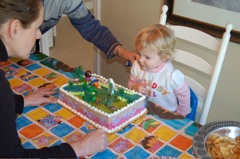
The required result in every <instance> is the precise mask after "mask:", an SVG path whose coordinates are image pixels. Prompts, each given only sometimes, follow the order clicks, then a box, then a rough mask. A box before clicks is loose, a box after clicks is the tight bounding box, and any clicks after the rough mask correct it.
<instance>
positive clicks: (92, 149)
mask: <svg viewBox="0 0 240 159" xmlns="http://www.w3.org/2000/svg"><path fill="white" fill-rule="evenodd" d="M70 145H71V146H72V148H73V149H74V151H75V153H76V155H77V156H78V157H80V156H86V155H92V154H95V153H97V152H101V151H104V150H105V149H106V148H107V146H108V140H107V135H106V133H105V132H104V131H103V130H102V129H97V130H93V131H91V132H90V133H88V134H87V135H85V136H84V137H82V138H81V139H80V140H79V141H75V142H72V143H70Z"/></svg>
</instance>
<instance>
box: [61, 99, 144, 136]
mask: <svg viewBox="0 0 240 159" xmlns="http://www.w3.org/2000/svg"><path fill="white" fill-rule="evenodd" d="M58 103H59V104H61V105H62V106H64V107H65V108H67V109H69V110H70V111H72V112H73V113H74V114H77V115H78V116H80V117H81V118H83V119H84V120H86V121H87V122H89V123H90V124H92V125H94V126H96V127H98V128H102V129H103V130H104V131H106V132H107V133H114V132H117V131H119V130H121V129H123V128H124V127H125V126H127V125H128V124H129V123H131V122H133V121H134V120H136V119H138V118H139V117H141V116H143V115H144V114H146V113H147V109H144V110H143V111H142V112H140V113H139V114H138V115H136V116H133V117H131V118H130V119H128V121H126V122H124V123H122V124H121V125H119V126H117V127H115V128H114V129H111V130H110V129H107V128H106V127H104V126H101V125H99V124H97V123H95V122H94V121H92V120H91V119H89V118H88V117H86V116H84V115H82V114H81V113H79V112H77V111H76V110H74V109H72V108H71V107H70V106H68V105H67V104H65V103H63V102H62V101H60V100H59V99H58Z"/></svg>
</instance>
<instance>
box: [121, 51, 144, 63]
mask: <svg viewBox="0 0 240 159" xmlns="http://www.w3.org/2000/svg"><path fill="white" fill-rule="evenodd" d="M119 56H121V58H123V59H125V60H126V61H130V62H131V63H133V62H134V61H135V60H138V59H139V58H140V56H139V54H137V53H135V52H131V51H128V50H126V49H122V50H121V55H119Z"/></svg>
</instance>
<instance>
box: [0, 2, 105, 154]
mask: <svg viewBox="0 0 240 159" xmlns="http://www.w3.org/2000/svg"><path fill="white" fill-rule="evenodd" d="M42 21H43V6H42V0H1V1H0V62H4V61H6V60H7V59H8V57H9V56H11V57H18V58H23V59H24V58H28V57H29V54H30V50H31V48H32V47H33V45H34V43H35V40H36V39H39V38H40V37H41V32H40V30H39V26H40V25H41V24H42ZM54 93H55V91H53V90H51V89H50V88H40V89H38V90H37V91H34V92H31V93H29V94H28V95H27V96H25V97H23V96H21V95H13V92H12V90H11V87H10V84H9V82H8V81H7V80H6V79H5V74H4V71H2V70H0V126H1V128H0V158H73V157H77V156H85V155H89V154H94V153H96V152H99V151H103V150H105V148H106V146H107V145H108V144H107V137H106V134H105V132H104V131H103V130H101V129H98V130H95V131H92V132H90V133H89V134H87V135H86V136H84V137H83V138H81V140H79V141H76V142H73V143H70V144H68V143H62V144H60V145H59V146H54V147H51V148H42V149H24V148H23V146H22V145H21V141H20V139H19V137H18V133H17V130H16V116H17V114H20V113H22V111H23V108H24V107H27V106H30V105H40V104H41V103H46V102H50V103H55V102H56V101H55V100H53V99H52V98H45V97H44V96H49V95H52V94H54Z"/></svg>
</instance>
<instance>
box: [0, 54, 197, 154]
mask: <svg viewBox="0 0 240 159" xmlns="http://www.w3.org/2000/svg"><path fill="white" fill-rule="evenodd" d="M0 68H1V69H3V70H4V71H5V72H6V78H7V79H8V80H9V82H10V84H11V87H12V89H13V91H14V92H15V93H20V94H24V95H25V94H27V93H28V92H29V91H31V90H32V89H36V88H38V87H41V86H48V85H51V86H53V87H54V88H55V89H56V90H58V88H59V87H60V86H61V85H63V84H65V83H66V82H68V80H69V78H72V73H71V72H72V71H73V68H71V67H69V66H68V65H66V64H64V63H62V62H61V61H58V60H56V59H54V58H51V57H49V56H46V55H44V54H42V53H39V52H36V53H33V54H31V55H30V58H29V59H27V60H21V59H17V58H10V59H9V60H8V61H7V62H6V63H0ZM55 97H56V98H57V97H58V95H57V94H56V95H55ZM154 111H156V110H153V112H154ZM160 113H161V112H160ZM162 113H163V112H162ZM160 117H161V118H159V116H158V115H155V114H151V113H149V114H147V115H145V116H143V117H141V118H140V119H138V120H136V121H134V122H133V123H131V124H129V125H128V126H126V127H125V128H124V129H123V130H122V131H120V132H118V133H114V134H108V141H109V147H108V149H107V150H105V151H104V152H100V153H97V154H94V155H92V156H87V158H101V159H102V158H138V159H141V158H143V159H145V158H160V157H158V156H165V157H166V156H167V157H169V156H171V157H175V158H184V159H185V158H195V157H194V155H193V153H192V138H193V136H194V134H195V133H196V132H197V130H198V124H197V123H195V122H193V121H191V120H189V119H186V118H181V117H180V118H178V117H177V118H176V116H174V115H171V113H169V114H162V115H160ZM163 118H164V119H163ZM16 123H17V130H18V134H19V137H20V139H21V141H22V144H23V146H24V147H25V148H42V147H45V146H54V145H58V144H60V143H62V142H72V141H75V140H78V139H79V138H81V137H82V136H83V135H84V134H86V133H88V132H89V131H91V130H92V129H95V128H94V127H93V126H92V125H90V124H89V123H88V122H85V121H84V120H83V119H81V118H80V117H78V116H76V115H75V114H73V113H72V112H70V111H68V110H67V109H65V108H64V107H62V106H60V105H59V104H43V105H42V106H40V107H38V106H33V107H27V108H25V109H24V112H23V114H21V115H19V116H18V118H17V121H16Z"/></svg>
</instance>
